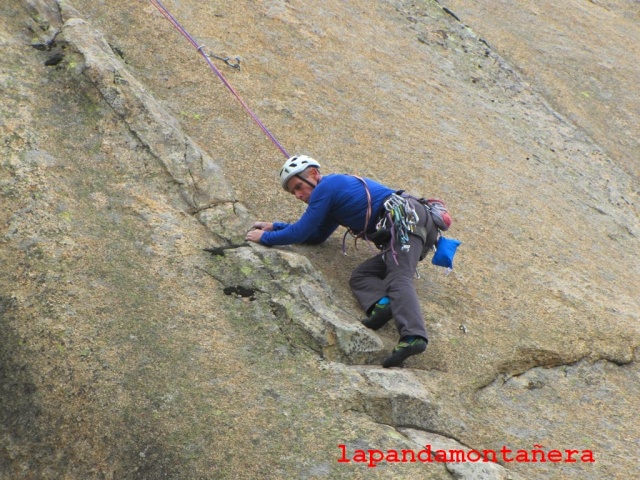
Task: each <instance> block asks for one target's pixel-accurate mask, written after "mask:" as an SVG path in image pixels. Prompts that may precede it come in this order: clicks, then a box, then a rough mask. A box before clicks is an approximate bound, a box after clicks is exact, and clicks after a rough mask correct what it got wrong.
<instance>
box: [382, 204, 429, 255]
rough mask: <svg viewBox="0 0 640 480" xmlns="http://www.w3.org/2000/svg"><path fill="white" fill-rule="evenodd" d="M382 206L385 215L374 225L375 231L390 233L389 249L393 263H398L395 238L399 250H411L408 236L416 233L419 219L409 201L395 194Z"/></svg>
mask: <svg viewBox="0 0 640 480" xmlns="http://www.w3.org/2000/svg"><path fill="white" fill-rule="evenodd" d="M383 206H384V209H385V211H386V213H385V215H383V216H382V218H381V219H380V221H379V222H378V224H377V225H376V229H377V230H389V231H390V232H391V242H390V245H389V248H390V249H391V254H392V255H393V258H394V260H395V262H396V263H398V259H397V253H396V251H395V246H394V245H395V241H396V238H397V240H398V243H399V244H400V245H401V247H400V250H401V251H403V252H408V251H409V249H410V248H411V245H410V244H409V234H410V233H414V232H415V231H416V226H417V224H418V222H419V221H420V218H419V217H418V214H417V213H416V210H415V208H413V207H412V206H411V204H410V203H409V200H407V199H406V198H404V197H402V196H400V195H398V194H396V193H394V194H393V195H391V196H390V197H389V198H388V199H387V200H385V202H384V204H383Z"/></svg>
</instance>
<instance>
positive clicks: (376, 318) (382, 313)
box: [362, 302, 391, 330]
mask: <svg viewBox="0 0 640 480" xmlns="http://www.w3.org/2000/svg"><path fill="white" fill-rule="evenodd" d="M389 320H391V304H390V303H388V302H387V303H385V304H383V305H381V304H379V303H376V305H375V306H374V307H373V310H371V315H369V317H368V318H365V319H364V320H362V324H363V325H364V326H365V327H367V328H370V329H371V330H378V329H380V328H382V327H384V326H385V325H386V324H387V322H388V321H389Z"/></svg>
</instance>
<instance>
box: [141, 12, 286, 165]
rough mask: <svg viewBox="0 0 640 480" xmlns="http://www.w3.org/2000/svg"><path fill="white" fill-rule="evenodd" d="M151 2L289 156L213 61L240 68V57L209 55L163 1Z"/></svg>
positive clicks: (267, 134)
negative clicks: (232, 60) (233, 59)
mask: <svg viewBox="0 0 640 480" xmlns="http://www.w3.org/2000/svg"><path fill="white" fill-rule="evenodd" d="M149 1H150V2H151V4H152V5H153V6H154V7H156V8H157V9H158V11H159V12H160V13H161V14H162V15H163V16H164V17H165V18H166V19H167V20H169V22H171V24H172V25H173V26H174V27H175V28H176V30H178V31H179V32H180V33H181V34H182V35H183V36H184V37H185V38H186V39H187V40H188V41H189V43H191V45H193V47H194V48H195V49H196V50H197V51H198V53H200V55H202V57H203V58H204V59H205V61H206V62H207V64H208V65H209V67H210V68H211V70H213V73H215V74H216V76H217V77H218V78H219V79H220V81H221V82H222V83H223V84H224V85H225V86H226V87H227V88H228V89H229V91H230V92H231V93H232V94H233V96H234V97H236V99H237V100H238V101H239V102H240V104H241V105H242V106H243V107H244V109H245V110H246V111H247V113H248V114H249V115H250V116H251V118H252V119H253V121H254V122H255V123H256V124H257V125H258V126H259V127H260V128H261V129H262V131H263V132H264V133H265V135H266V136H267V137H268V138H269V140H271V141H272V142H273V144H274V145H275V146H276V147H277V148H278V149H279V150H280V151H281V152H282V154H283V155H284V156H285V157H287V158H289V154H288V153H287V151H286V150H285V149H284V148H283V146H282V145H280V142H278V140H276V138H275V137H274V136H273V134H272V133H271V132H270V131H269V129H268V128H267V127H265V126H264V124H263V123H262V122H261V121H260V119H259V118H258V117H257V116H256V114H255V113H253V112H252V111H251V109H250V108H249V107H248V106H247V104H246V103H245V102H244V100H242V98H240V95H238V93H237V92H236V91H235V90H234V89H233V87H232V86H231V84H230V83H229V82H228V81H227V79H226V78H224V76H223V75H222V73H221V72H220V70H218V69H217V68H216V66H215V65H214V64H213V62H212V61H211V58H210V57H211V56H213V57H215V58H217V59H219V60H223V61H224V62H225V63H226V64H227V65H229V66H231V67H234V68H238V69H239V68H240V62H239V59H236V60H237V63H235V64H234V63H231V62H230V59H229V58H228V57H227V58H223V57H218V56H215V55H207V54H206V53H205V51H204V47H205V46H204V45H198V42H196V41H195V40H194V39H193V37H192V36H191V35H190V34H189V33H188V32H187V31H186V30H185V29H184V27H183V26H182V25H180V23H179V22H178V21H177V20H176V19H175V17H174V16H173V15H171V13H170V12H169V10H167V9H166V8H165V6H164V5H162V3H160V1H159V0H149Z"/></svg>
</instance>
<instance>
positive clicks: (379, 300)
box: [246, 155, 438, 368]
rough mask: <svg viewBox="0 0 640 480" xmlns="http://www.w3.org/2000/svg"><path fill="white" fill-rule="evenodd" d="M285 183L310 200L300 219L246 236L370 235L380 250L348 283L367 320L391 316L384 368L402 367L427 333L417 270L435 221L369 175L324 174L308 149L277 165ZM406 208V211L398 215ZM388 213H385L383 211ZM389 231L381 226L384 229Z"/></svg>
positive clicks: (320, 238) (261, 226) (271, 240)
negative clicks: (395, 337) (392, 333)
mask: <svg viewBox="0 0 640 480" xmlns="http://www.w3.org/2000/svg"><path fill="white" fill-rule="evenodd" d="M280 183H281V185H282V188H284V189H285V190H286V191H287V192H289V193H291V194H293V195H295V197H296V198H297V199H298V200H301V201H303V202H305V203H306V204H307V205H308V207H307V209H306V211H305V212H304V214H303V215H302V217H301V218H300V219H299V220H298V221H297V222H295V223H292V224H288V223H282V222H273V223H268V222H256V223H254V224H253V228H252V229H251V230H250V231H249V232H248V233H247V235H246V240H248V241H251V242H255V243H260V244H262V245H266V246H273V245H290V244H295V243H311V244H318V243H322V242H324V241H325V240H326V239H327V238H329V236H330V235H331V234H332V233H333V232H334V231H335V230H336V229H337V228H338V226H340V225H342V226H345V227H347V228H348V229H349V230H350V231H351V232H352V233H354V234H355V235H357V236H360V237H362V238H365V239H371V240H372V241H374V242H375V243H376V245H377V246H378V247H379V248H381V250H382V253H379V254H377V255H375V256H373V257H371V258H369V259H368V260H366V261H364V262H363V263H362V264H360V265H359V266H357V267H356V268H355V270H354V271H353V273H352V274H351V279H350V281H349V284H350V286H351V290H352V291H353V294H354V296H355V297H356V299H357V300H358V302H359V303H360V305H361V306H362V307H363V309H364V310H365V311H366V312H367V318H365V319H364V320H363V321H362V323H363V324H364V325H365V326H366V327H368V328H371V329H373V330H377V329H379V328H382V327H383V326H384V325H385V324H386V323H387V322H388V321H389V320H391V319H392V318H393V320H394V321H395V324H396V328H397V330H398V333H399V335H400V341H399V343H398V345H397V346H396V347H395V348H394V349H393V351H392V352H391V355H389V356H388V357H387V358H386V359H385V360H384V362H383V364H382V365H383V367H385V368H387V367H395V366H399V365H401V364H402V362H404V360H406V359H407V358H409V357H410V356H412V355H417V354H419V353H422V352H424V351H425V350H426V348H427V342H428V341H427V332H426V329H425V325H424V320H423V317H422V312H421V309H420V303H419V300H418V295H417V293H416V290H415V287H414V285H413V275H414V272H415V270H416V266H417V264H418V261H420V260H421V259H422V257H423V256H424V252H425V251H426V250H428V249H430V248H431V247H432V246H433V245H434V243H435V241H436V240H437V235H438V232H437V228H436V227H435V226H434V224H433V220H432V218H431V215H430V214H429V212H428V210H427V209H426V208H425V206H424V205H423V204H422V203H420V202H418V201H417V200H416V199H414V198H413V197H410V196H408V195H404V194H402V193H401V192H395V191H394V190H392V189H390V188H388V187H386V186H384V185H382V184H380V183H378V182H375V181H373V180H370V179H368V178H367V179H363V178H360V177H356V176H353V175H343V174H329V175H324V176H323V175H322V174H321V173H320V164H319V163H318V162H317V161H315V160H314V159H313V158H311V157H308V156H306V155H296V156H293V157H290V158H289V159H288V160H287V161H286V162H285V163H284V165H283V167H282V169H281V170H280ZM400 213H402V215H400ZM383 217H384V218H383ZM384 219H389V220H394V221H396V227H397V228H392V229H391V231H390V232H388V231H387V232H388V233H390V235H387V236H388V237H389V238H388V239H378V240H374V239H375V238H376V237H378V236H380V235H379V233H381V232H378V231H377V230H376V226H377V225H379V223H383V222H382V220H384ZM383 233H384V232H383Z"/></svg>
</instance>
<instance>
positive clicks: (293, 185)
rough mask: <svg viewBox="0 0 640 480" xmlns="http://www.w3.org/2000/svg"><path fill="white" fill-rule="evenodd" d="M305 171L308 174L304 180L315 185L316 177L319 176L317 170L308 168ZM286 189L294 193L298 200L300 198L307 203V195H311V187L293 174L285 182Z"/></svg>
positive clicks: (316, 182)
mask: <svg viewBox="0 0 640 480" xmlns="http://www.w3.org/2000/svg"><path fill="white" fill-rule="evenodd" d="M307 172H308V175H307V177H306V180H307V181H308V182H310V183H311V184H312V185H317V184H318V179H319V178H320V174H319V172H318V170H316V169H315V168H310V169H308V170H306V171H305V173H307ZM287 190H289V193H291V194H293V195H295V196H296V198H297V199H298V200H302V201H303V202H304V203H309V197H310V196H311V192H313V187H312V186H311V185H309V184H308V183H307V182H305V181H304V180H302V179H301V178H300V177H298V176H295V177H292V178H291V179H289V181H288V182H287Z"/></svg>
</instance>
